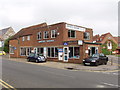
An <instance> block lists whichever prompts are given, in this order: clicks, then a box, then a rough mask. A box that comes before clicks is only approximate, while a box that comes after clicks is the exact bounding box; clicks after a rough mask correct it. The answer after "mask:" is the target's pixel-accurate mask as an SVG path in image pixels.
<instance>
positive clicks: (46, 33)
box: [44, 31, 49, 39]
mask: <svg viewBox="0 0 120 90" xmlns="http://www.w3.org/2000/svg"><path fill="white" fill-rule="evenodd" d="M47 38H49V32H48V31H45V32H44V39H47Z"/></svg>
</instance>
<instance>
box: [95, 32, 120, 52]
mask: <svg viewBox="0 0 120 90" xmlns="http://www.w3.org/2000/svg"><path fill="white" fill-rule="evenodd" d="M93 42H97V43H101V44H102V45H101V47H102V52H103V53H104V54H111V51H112V52H113V53H114V51H115V50H116V48H117V46H118V42H117V41H116V40H115V38H114V37H113V36H112V34H110V33H105V34H102V35H101V36H100V35H99V34H98V35H95V36H94V37H93Z"/></svg>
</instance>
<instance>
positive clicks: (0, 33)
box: [0, 27, 11, 36]
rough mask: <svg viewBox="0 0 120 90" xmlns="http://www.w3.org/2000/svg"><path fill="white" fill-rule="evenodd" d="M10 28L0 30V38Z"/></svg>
mask: <svg viewBox="0 0 120 90" xmlns="http://www.w3.org/2000/svg"><path fill="white" fill-rule="evenodd" d="M10 28H11V27H8V28H4V29H1V30H0V36H3V35H4V34H5V33H6V32H7V31H8V30H9V29H10Z"/></svg>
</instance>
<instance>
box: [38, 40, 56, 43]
mask: <svg viewBox="0 0 120 90" xmlns="http://www.w3.org/2000/svg"><path fill="white" fill-rule="evenodd" d="M54 41H55V40H43V41H38V43H44V42H54Z"/></svg>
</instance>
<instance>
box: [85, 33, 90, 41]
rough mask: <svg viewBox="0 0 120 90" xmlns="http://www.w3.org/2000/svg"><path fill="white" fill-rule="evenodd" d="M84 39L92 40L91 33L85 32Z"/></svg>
mask: <svg viewBox="0 0 120 90" xmlns="http://www.w3.org/2000/svg"><path fill="white" fill-rule="evenodd" d="M84 39H85V40H90V33H89V32H84Z"/></svg>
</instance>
